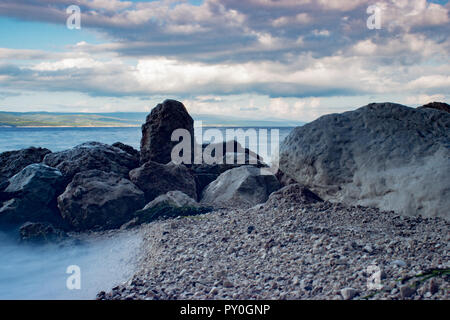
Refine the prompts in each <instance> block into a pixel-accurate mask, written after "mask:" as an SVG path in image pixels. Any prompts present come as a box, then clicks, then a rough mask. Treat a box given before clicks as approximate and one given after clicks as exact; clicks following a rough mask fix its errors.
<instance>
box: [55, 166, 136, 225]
mask: <svg viewBox="0 0 450 320" xmlns="http://www.w3.org/2000/svg"><path fill="white" fill-rule="evenodd" d="M144 205H145V198H144V193H143V192H142V191H141V190H139V189H138V188H137V187H136V186H135V185H134V184H133V183H132V182H131V181H129V180H127V179H125V178H123V177H121V176H119V175H117V174H113V173H110V172H108V173H107V172H104V171H100V170H90V171H86V172H82V173H78V174H77V175H75V177H74V179H73V181H72V182H71V183H70V184H69V185H68V186H67V188H66V190H65V191H64V193H63V194H62V195H60V196H59V197H58V207H59V209H60V211H61V216H62V217H63V219H64V220H65V221H66V222H67V223H68V224H69V225H70V226H71V228H73V229H74V230H77V231H83V230H90V229H100V230H101V229H111V228H118V227H120V226H121V225H122V224H124V223H125V222H127V221H129V220H131V219H132V218H133V217H134V213H135V212H136V211H137V210H139V209H141V208H142V207H143V206H144Z"/></svg>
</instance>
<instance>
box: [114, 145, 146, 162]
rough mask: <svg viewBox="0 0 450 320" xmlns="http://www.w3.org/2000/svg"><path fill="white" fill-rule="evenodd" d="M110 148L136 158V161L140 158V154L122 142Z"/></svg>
mask: <svg viewBox="0 0 450 320" xmlns="http://www.w3.org/2000/svg"><path fill="white" fill-rule="evenodd" d="M111 146H113V147H116V148H119V149H121V150H123V151H125V152H126V153H128V154H131V155H132V156H133V157H136V158H137V159H139V157H140V152H139V151H138V150H136V149H135V148H133V147H132V146H129V145H127V144H124V143H122V142H116V143H113V144H112V145H111Z"/></svg>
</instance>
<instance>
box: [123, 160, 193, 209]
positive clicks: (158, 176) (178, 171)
mask: <svg viewBox="0 0 450 320" xmlns="http://www.w3.org/2000/svg"><path fill="white" fill-rule="evenodd" d="M130 179H131V181H132V182H133V183H134V184H135V185H137V186H138V187H139V188H140V189H141V190H142V191H144V193H145V200H146V201H147V202H149V201H152V200H153V199H155V198H156V197H157V196H159V195H162V194H165V193H167V192H169V191H176V190H178V191H181V192H184V193H185V194H187V195H188V196H190V197H191V198H193V199H194V200H196V199H197V187H196V182H195V177H194V175H193V173H192V171H191V170H190V169H188V168H187V167H186V166H184V165H182V164H174V163H172V162H170V163H168V164H161V163H157V162H154V161H149V162H147V163H145V164H144V165H142V166H141V167H139V168H136V169H134V170H132V171H131V172H130Z"/></svg>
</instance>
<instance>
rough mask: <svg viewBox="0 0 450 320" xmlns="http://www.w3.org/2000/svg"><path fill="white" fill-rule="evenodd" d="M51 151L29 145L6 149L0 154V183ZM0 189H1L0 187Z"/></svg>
mask: <svg viewBox="0 0 450 320" xmlns="http://www.w3.org/2000/svg"><path fill="white" fill-rule="evenodd" d="M49 153H51V151H50V150H48V149H44V148H35V147H30V148H27V149H22V150H16V151H7V152H3V153H1V154H0V185H1V183H2V182H3V183H4V181H5V180H8V179H9V178H11V177H12V176H13V175H15V174H17V173H19V172H20V171H21V170H22V169H23V168H25V167H26V166H28V165H30V164H33V163H40V162H42V160H43V159H44V157H45V156H46V155H47V154H49ZM0 191H1V189H0Z"/></svg>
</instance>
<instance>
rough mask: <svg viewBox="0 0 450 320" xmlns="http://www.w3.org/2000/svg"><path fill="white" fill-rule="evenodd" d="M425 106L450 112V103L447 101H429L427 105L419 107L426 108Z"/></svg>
mask: <svg viewBox="0 0 450 320" xmlns="http://www.w3.org/2000/svg"><path fill="white" fill-rule="evenodd" d="M424 108H428V109H436V110H441V111H445V112H449V113H450V105H449V104H447V103H444V102H431V103H428V104H426V105H423V106H421V107H419V109H424Z"/></svg>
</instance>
